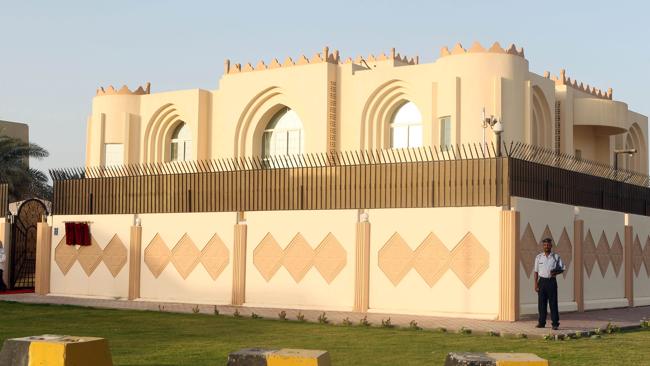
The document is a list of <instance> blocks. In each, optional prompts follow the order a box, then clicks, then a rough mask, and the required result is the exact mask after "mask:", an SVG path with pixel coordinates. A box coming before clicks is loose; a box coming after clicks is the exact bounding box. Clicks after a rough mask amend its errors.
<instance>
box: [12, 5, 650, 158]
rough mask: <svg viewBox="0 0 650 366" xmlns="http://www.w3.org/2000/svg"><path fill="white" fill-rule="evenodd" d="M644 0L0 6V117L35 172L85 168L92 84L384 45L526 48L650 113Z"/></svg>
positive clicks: (193, 79) (186, 84) (156, 88)
mask: <svg viewBox="0 0 650 366" xmlns="http://www.w3.org/2000/svg"><path fill="white" fill-rule="evenodd" d="M649 4H650V3H647V2H644V1H616V2H613V1H566V0H565V1H535V2H533V1H525V0H518V1H462V0H456V1H434V0H431V1H381V0H375V1H365V0H356V1H354V0H352V1H351V0H348V1H338V0H328V1H321V2H312V1H282V0H274V1H246V2H244V1H227V2H225V1H195V0H184V1H180V0H178V1H166V0H137V1H136V0H131V1H124V0H112V1H88V0H84V1H66V0H60V1H32V0H20V1H9V0H0V120H9V121H16V122H24V123H27V124H29V128H30V140H31V141H32V142H35V143H37V144H39V145H41V146H43V147H45V148H46V149H47V150H48V151H49V152H50V157H48V158H46V159H44V160H43V161H36V162H32V166H33V167H35V168H38V169H50V168H60V167H73V166H82V165H83V164H84V156H85V151H84V149H85V138H86V122H87V118H88V116H89V114H90V111H91V103H92V98H93V97H94V95H95V91H96V89H97V88H98V87H99V86H108V85H115V86H116V87H119V86H121V85H123V84H126V85H128V86H129V87H131V89H134V88H136V87H137V86H138V85H144V83H146V82H147V81H150V82H151V84H152V92H161V91H169V90H179V89H194V88H202V89H208V90H214V89H216V88H217V85H218V80H219V78H220V77H221V76H222V73H223V62H224V60H225V59H226V58H228V59H230V60H232V62H233V63H242V64H245V63H246V62H251V63H252V64H253V65H254V64H256V63H257V61H258V60H260V59H264V60H265V61H266V62H267V64H268V62H269V61H270V60H271V59H272V58H274V57H275V58H278V59H280V60H282V59H284V58H285V57H286V56H291V57H292V58H294V59H296V57H298V56H299V55H300V54H303V53H304V54H306V55H308V56H309V55H312V54H314V53H315V52H318V51H320V50H322V48H323V47H324V46H329V47H330V49H339V50H340V52H341V56H342V58H347V57H348V56H352V57H355V56H357V55H368V54H369V53H373V54H380V53H382V52H386V53H388V51H389V50H390V48H391V47H396V49H397V52H400V53H402V54H406V55H409V56H415V55H419V56H420V62H421V63H422V62H433V61H434V60H435V59H436V58H437V57H438V55H439V50H440V48H441V47H443V46H450V48H451V46H453V45H454V44H455V43H456V42H461V43H462V44H463V45H464V46H465V47H469V46H470V45H471V43H472V42H473V41H480V42H481V43H482V44H483V45H484V46H489V45H491V44H492V42H494V41H499V42H500V43H501V45H502V46H504V47H505V46H507V45H509V44H510V43H515V44H516V45H517V46H523V47H524V49H525V53H526V58H527V59H528V61H529V64H530V70H531V71H532V72H535V73H538V74H540V75H541V74H543V73H544V71H546V70H549V71H551V73H552V74H559V70H560V69H562V68H565V69H566V70H567V76H569V77H571V78H572V79H577V80H578V81H582V82H585V83H588V84H589V85H592V86H595V87H598V88H600V89H602V90H606V89H607V88H608V87H612V88H613V89H614V99H616V100H622V101H624V102H626V103H628V104H629V108H630V109H632V110H634V111H637V112H639V113H642V114H645V115H650V103H649V102H650V94H649V93H648V90H649V89H650V27H648V21H649V18H648V15H649V14H650V5H649Z"/></svg>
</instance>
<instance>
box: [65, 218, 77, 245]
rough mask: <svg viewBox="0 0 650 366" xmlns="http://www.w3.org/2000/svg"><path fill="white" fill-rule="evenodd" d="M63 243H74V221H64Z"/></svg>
mask: <svg viewBox="0 0 650 366" xmlns="http://www.w3.org/2000/svg"><path fill="white" fill-rule="evenodd" d="M65 243H66V244H67V245H74V244H75V242H74V223H73V222H66V223H65Z"/></svg>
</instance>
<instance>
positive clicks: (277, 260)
mask: <svg viewBox="0 0 650 366" xmlns="http://www.w3.org/2000/svg"><path fill="white" fill-rule="evenodd" d="M283 256H284V252H283V251H282V248H280V246H279V245H278V242H277V241H275V238H274V237H273V235H271V233H267V234H266V235H265V236H264V238H262V241H260V243H259V244H258V245H257V247H256V248H255V250H254V251H253V264H254V265H255V267H256V268H257V270H258V271H259V272H260V274H261V275H262V277H264V279H265V280H266V282H269V281H270V280H271V278H273V275H275V272H277V271H278V269H280V266H281V265H282V257H283Z"/></svg>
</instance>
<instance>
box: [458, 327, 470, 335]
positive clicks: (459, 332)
mask: <svg viewBox="0 0 650 366" xmlns="http://www.w3.org/2000/svg"><path fill="white" fill-rule="evenodd" d="M458 334H472V330H471V329H469V328H465V327H460V329H458Z"/></svg>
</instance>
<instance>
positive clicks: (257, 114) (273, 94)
mask: <svg viewBox="0 0 650 366" xmlns="http://www.w3.org/2000/svg"><path fill="white" fill-rule="evenodd" d="M283 108H290V109H291V110H294V111H296V113H297V114H298V115H303V113H301V112H300V110H299V109H298V108H297V106H295V105H294V103H292V101H291V100H290V98H289V97H288V96H287V95H286V93H285V91H284V90H283V89H281V88H279V87H276V86H272V87H269V88H266V89H264V90H262V91H261V92H259V93H257V94H256V95H255V96H254V97H253V98H252V99H251V100H250V101H249V102H248V103H247V104H246V106H245V107H244V109H243V111H242V113H241V114H240V117H239V119H238V120H237V126H236V127H235V141H234V156H236V157H243V156H246V155H249V156H260V155H261V153H262V149H261V147H262V146H261V145H262V135H263V133H264V130H265V129H266V125H267V124H268V122H269V121H270V120H271V118H272V117H273V116H274V115H275V114H277V113H278V112H279V111H280V110H281V109H283ZM303 131H304V130H303Z"/></svg>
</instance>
